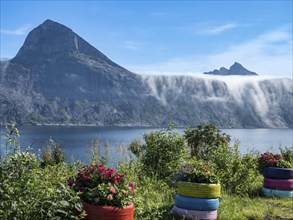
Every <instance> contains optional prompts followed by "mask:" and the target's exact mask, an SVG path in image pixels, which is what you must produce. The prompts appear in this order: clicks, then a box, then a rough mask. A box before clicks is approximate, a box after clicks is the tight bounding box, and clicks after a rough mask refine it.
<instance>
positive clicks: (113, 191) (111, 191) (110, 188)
mask: <svg viewBox="0 0 293 220" xmlns="http://www.w3.org/2000/svg"><path fill="white" fill-rule="evenodd" d="M109 192H110V193H113V194H114V193H116V189H115V187H113V186H110V187H109Z"/></svg>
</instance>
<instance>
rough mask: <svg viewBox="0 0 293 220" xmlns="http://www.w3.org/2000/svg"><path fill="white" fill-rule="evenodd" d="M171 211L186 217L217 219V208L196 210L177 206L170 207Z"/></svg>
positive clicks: (207, 219) (206, 219)
mask: <svg viewBox="0 0 293 220" xmlns="http://www.w3.org/2000/svg"><path fill="white" fill-rule="evenodd" d="M172 212H173V213H176V214H177V215H181V216H184V217H185V218H187V219H202V220H203V219H205V220H216V219H217V215H218V213H217V210H214V211H196V210H188V209H181V208H178V207H177V206H174V207H173V208H172Z"/></svg>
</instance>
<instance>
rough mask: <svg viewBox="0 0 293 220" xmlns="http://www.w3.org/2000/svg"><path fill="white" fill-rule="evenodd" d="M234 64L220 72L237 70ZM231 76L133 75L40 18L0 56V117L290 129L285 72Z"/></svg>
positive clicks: (3, 119)
mask: <svg viewBox="0 0 293 220" xmlns="http://www.w3.org/2000/svg"><path fill="white" fill-rule="evenodd" d="M239 65H240V64H237V63H235V64H234V65H233V66H232V67H231V68H230V70H227V71H228V72H229V71H236V70H237V71H236V72H239V71H238V70H239V68H240V67H239ZM240 66H241V65H240ZM241 67H242V66H241ZM240 69H241V68H240ZM242 69H243V67H242ZM239 77H240V78H239V79H238V80H236V81H235V79H234V78H233V79H232V78H229V77H225V78H224V79H212V78H209V79H207V78H205V77H190V76H141V75H138V74H135V73H132V72H130V71H128V70H126V69H125V68H123V67H121V66H120V65H118V64H116V63H114V62H113V61H111V60H110V59H109V58H108V57H106V56H105V55H104V54H103V53H102V52H100V51H99V50H97V49H96V48H94V47H93V46H91V45H90V44H89V43H88V42H86V41H85V40H84V39H82V38H81V37H80V36H79V35H77V34H76V33H74V32H73V31H72V30H71V29H69V28H68V27H66V26H64V25H62V24H59V23H57V22H54V21H51V20H46V21H45V22H44V23H42V24H41V25H39V26H38V27H36V28H35V29H33V30H32V31H31V32H30V33H29V34H28V36H27V38H26V39H25V41H24V44H23V46H22V47H21V48H20V50H19V52H18V53H17V55H16V56H15V57H14V58H13V59H11V60H6V61H1V72H0V118H1V123H4V122H11V121H14V122H16V123H18V124H50V125H53V124H63V125H98V126H156V127H161V126H166V125H167V124H169V123H175V124H176V125H177V126H195V125H197V124H199V123H213V124H215V125H217V126H220V127H232V128H243V127H291V128H292V124H293V123H292V122H293V116H292V109H293V103H292V99H293V93H292V90H293V83H292V79H285V78H284V79H272V80H271V79H260V78H259V79H255V78H246V77H242V78H241V76H239Z"/></svg>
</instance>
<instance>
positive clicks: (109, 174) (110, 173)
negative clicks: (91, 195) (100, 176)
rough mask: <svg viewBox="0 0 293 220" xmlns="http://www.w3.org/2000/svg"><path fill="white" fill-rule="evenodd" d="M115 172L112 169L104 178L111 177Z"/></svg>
mask: <svg viewBox="0 0 293 220" xmlns="http://www.w3.org/2000/svg"><path fill="white" fill-rule="evenodd" d="M114 172H115V170H114V169H112V168H111V169H109V171H108V172H107V173H106V177H109V176H111V175H112V174H113V173H114Z"/></svg>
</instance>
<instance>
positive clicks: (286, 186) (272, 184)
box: [263, 178, 293, 190]
mask: <svg viewBox="0 0 293 220" xmlns="http://www.w3.org/2000/svg"><path fill="white" fill-rule="evenodd" d="M263 186H264V187H265V188H267V189H280V190H293V179H270V178H264V183H263Z"/></svg>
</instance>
